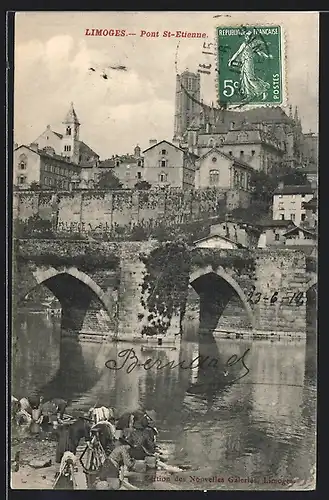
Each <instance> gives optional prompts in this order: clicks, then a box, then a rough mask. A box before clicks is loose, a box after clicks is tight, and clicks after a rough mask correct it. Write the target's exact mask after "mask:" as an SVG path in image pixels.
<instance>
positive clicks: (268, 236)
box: [257, 220, 296, 248]
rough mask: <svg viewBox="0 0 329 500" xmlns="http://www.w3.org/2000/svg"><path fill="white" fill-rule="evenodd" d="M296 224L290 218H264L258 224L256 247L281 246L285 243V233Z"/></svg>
mask: <svg viewBox="0 0 329 500" xmlns="http://www.w3.org/2000/svg"><path fill="white" fill-rule="evenodd" d="M295 227H296V225H295V224H294V223H293V222H292V221H291V220H265V221H263V222H261V223H260V224H259V230H260V235H259V240H258V244H257V247H258V248H267V247H273V246H278V247H279V246H282V245H284V243H285V236H284V235H285V234H286V233H287V231H289V230H290V229H292V228H295Z"/></svg>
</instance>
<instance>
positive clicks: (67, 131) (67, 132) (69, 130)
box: [66, 127, 72, 135]
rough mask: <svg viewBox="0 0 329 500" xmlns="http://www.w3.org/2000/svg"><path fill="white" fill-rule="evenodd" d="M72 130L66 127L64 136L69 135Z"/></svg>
mask: <svg viewBox="0 0 329 500" xmlns="http://www.w3.org/2000/svg"><path fill="white" fill-rule="evenodd" d="M71 133H72V130H71V127H66V135H71Z"/></svg>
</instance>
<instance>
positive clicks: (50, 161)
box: [13, 144, 81, 190]
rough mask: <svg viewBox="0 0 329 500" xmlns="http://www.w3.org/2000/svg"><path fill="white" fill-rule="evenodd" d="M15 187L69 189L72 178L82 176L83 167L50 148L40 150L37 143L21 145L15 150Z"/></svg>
mask: <svg viewBox="0 0 329 500" xmlns="http://www.w3.org/2000/svg"><path fill="white" fill-rule="evenodd" d="M13 172H14V179H13V182H14V187H15V188H17V189H29V188H30V187H31V186H32V187H33V185H35V186H38V187H39V188H41V189H58V190H60V189H62V190H68V189H70V188H71V187H72V179H74V177H76V176H78V177H79V176H80V174H81V167H79V166H78V165H76V164H75V163H71V162H69V161H68V160H66V159H65V158H63V157H62V156H58V155H56V154H54V153H53V152H52V151H51V150H50V149H44V150H39V148H38V145H37V144H31V145H30V146H19V147H17V148H16V149H15V150H14V169H13Z"/></svg>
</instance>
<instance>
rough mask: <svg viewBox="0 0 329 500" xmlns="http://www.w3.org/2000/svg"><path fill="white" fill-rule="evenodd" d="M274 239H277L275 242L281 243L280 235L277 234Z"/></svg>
mask: <svg viewBox="0 0 329 500" xmlns="http://www.w3.org/2000/svg"><path fill="white" fill-rule="evenodd" d="M274 239H275V241H279V240H280V235H279V234H278V233H276V234H275V236H274Z"/></svg>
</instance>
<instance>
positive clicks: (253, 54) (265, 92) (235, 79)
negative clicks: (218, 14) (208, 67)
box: [216, 26, 283, 105]
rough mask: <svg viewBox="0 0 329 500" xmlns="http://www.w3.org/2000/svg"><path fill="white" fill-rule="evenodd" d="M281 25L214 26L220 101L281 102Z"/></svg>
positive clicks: (232, 102) (239, 102)
mask: <svg viewBox="0 0 329 500" xmlns="http://www.w3.org/2000/svg"><path fill="white" fill-rule="evenodd" d="M281 35H282V30H281V27H280V26H240V27H238V26H235V27H217V28H216V38H217V51H218V55H217V56H218V93H219V102H220V103H221V104H231V105H243V104H263V105H264V104H274V105H279V104H282V102H283V82H282V41H281Z"/></svg>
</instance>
